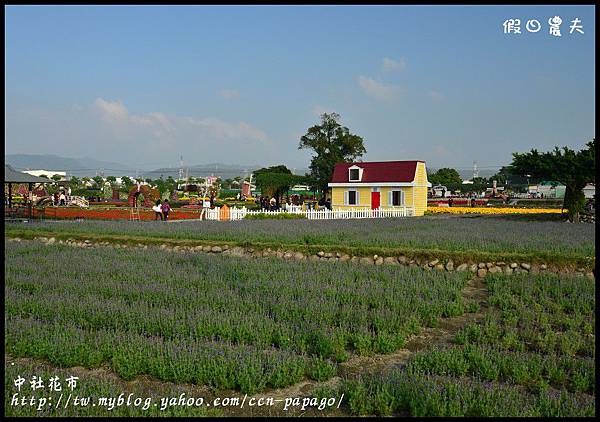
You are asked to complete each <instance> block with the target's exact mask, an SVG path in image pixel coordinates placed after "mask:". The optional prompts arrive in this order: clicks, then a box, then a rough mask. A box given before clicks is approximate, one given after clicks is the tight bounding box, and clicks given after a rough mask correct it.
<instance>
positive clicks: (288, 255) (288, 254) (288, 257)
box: [283, 252, 294, 259]
mask: <svg viewBox="0 0 600 422" xmlns="http://www.w3.org/2000/svg"><path fill="white" fill-rule="evenodd" d="M293 256H294V255H292V254H291V253H290V252H286V253H285V254H283V257H284V258H285V259H290V258H291V257H293Z"/></svg>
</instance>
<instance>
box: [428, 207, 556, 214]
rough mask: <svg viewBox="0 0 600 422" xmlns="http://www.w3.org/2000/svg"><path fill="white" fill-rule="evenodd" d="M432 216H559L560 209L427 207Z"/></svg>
mask: <svg viewBox="0 0 600 422" xmlns="http://www.w3.org/2000/svg"><path fill="white" fill-rule="evenodd" d="M427 212H429V213H433V214H561V213H562V210H561V209H560V208H493V207H487V208H483V207H474V208H471V207H427Z"/></svg>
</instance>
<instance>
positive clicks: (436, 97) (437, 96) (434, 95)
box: [428, 89, 446, 102]
mask: <svg viewBox="0 0 600 422" xmlns="http://www.w3.org/2000/svg"><path fill="white" fill-rule="evenodd" d="M428 95H429V97H430V98H431V99H432V100H433V101H437V102H441V101H444V100H445V99H446V96H445V95H444V94H442V93H441V92H439V91H435V90H433V89H432V90H430V91H429V92H428Z"/></svg>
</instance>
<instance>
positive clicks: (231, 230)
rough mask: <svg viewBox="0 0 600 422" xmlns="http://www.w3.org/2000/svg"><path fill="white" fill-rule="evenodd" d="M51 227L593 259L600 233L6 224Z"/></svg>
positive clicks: (463, 225) (357, 224) (367, 225)
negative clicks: (596, 234)
mask: <svg viewBox="0 0 600 422" xmlns="http://www.w3.org/2000/svg"><path fill="white" fill-rule="evenodd" d="M24 229H27V230H33V231H34V232H35V233H37V234H39V235H43V233H44V232H46V233H63V234H72V235H78V234H96V235H119V236H138V237H162V238H171V239H191V240H211V241H223V242H237V243H238V244H243V243H267V244H273V245H323V246H346V247H355V248H360V247H382V248H405V249H410V248H415V249H421V250H424V249H425V250H434V249H438V250H443V251H454V252H494V253H528V254H538V253H543V254H553V256H555V257H556V256H561V255H564V256H566V257H593V256H594V255H595V252H594V251H595V248H594V242H595V234H594V230H593V228H591V227H590V226H589V225H587V224H580V225H573V224H566V223H564V222H559V221H521V220H518V219H510V218H502V217H480V218H472V217H455V216H453V217H448V218H440V217H422V218H410V219H397V218H396V219H393V218H392V219H362V220H361V219H354V220H324V221H307V220H286V221H277V220H252V221H247V220H242V221H233V222H217V221H185V222H176V223H171V224H161V223H160V222H159V223H156V222H128V221H85V222H73V221H64V222H56V221H53V222H42V223H35V224H29V225H27V226H26V227H25V228H24V227H23V225H15V224H13V225H8V226H7V227H6V228H5V233H6V234H11V233H12V234H18V233H19V232H22V231H23V230H24Z"/></svg>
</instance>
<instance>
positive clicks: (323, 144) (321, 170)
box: [298, 113, 367, 192]
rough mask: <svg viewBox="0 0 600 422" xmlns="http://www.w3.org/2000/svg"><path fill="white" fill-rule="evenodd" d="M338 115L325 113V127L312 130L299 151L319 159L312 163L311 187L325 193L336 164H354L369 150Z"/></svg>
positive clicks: (302, 142)
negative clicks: (310, 152) (353, 162)
mask: <svg viewBox="0 0 600 422" xmlns="http://www.w3.org/2000/svg"><path fill="white" fill-rule="evenodd" d="M339 118H340V115H339V114H337V113H323V114H322V115H321V124H320V125H315V126H312V127H311V128H309V129H308V131H307V133H306V135H304V136H302V137H301V138H300V144H299V146H298V149H312V150H313V151H314V153H315V155H314V156H313V157H312V159H311V162H310V175H309V180H310V185H311V186H312V187H316V188H317V189H319V190H320V191H321V192H326V191H327V184H328V183H329V182H330V181H331V176H332V175H333V168H334V167H335V165H336V163H342V162H352V161H354V160H356V159H357V158H359V157H362V155H363V154H364V153H366V152H367V150H366V149H365V147H364V140H363V138H362V137H360V136H358V135H354V134H352V133H350V130H349V129H348V128H347V127H345V126H342V125H340V123H339V122H338V120H339Z"/></svg>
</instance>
